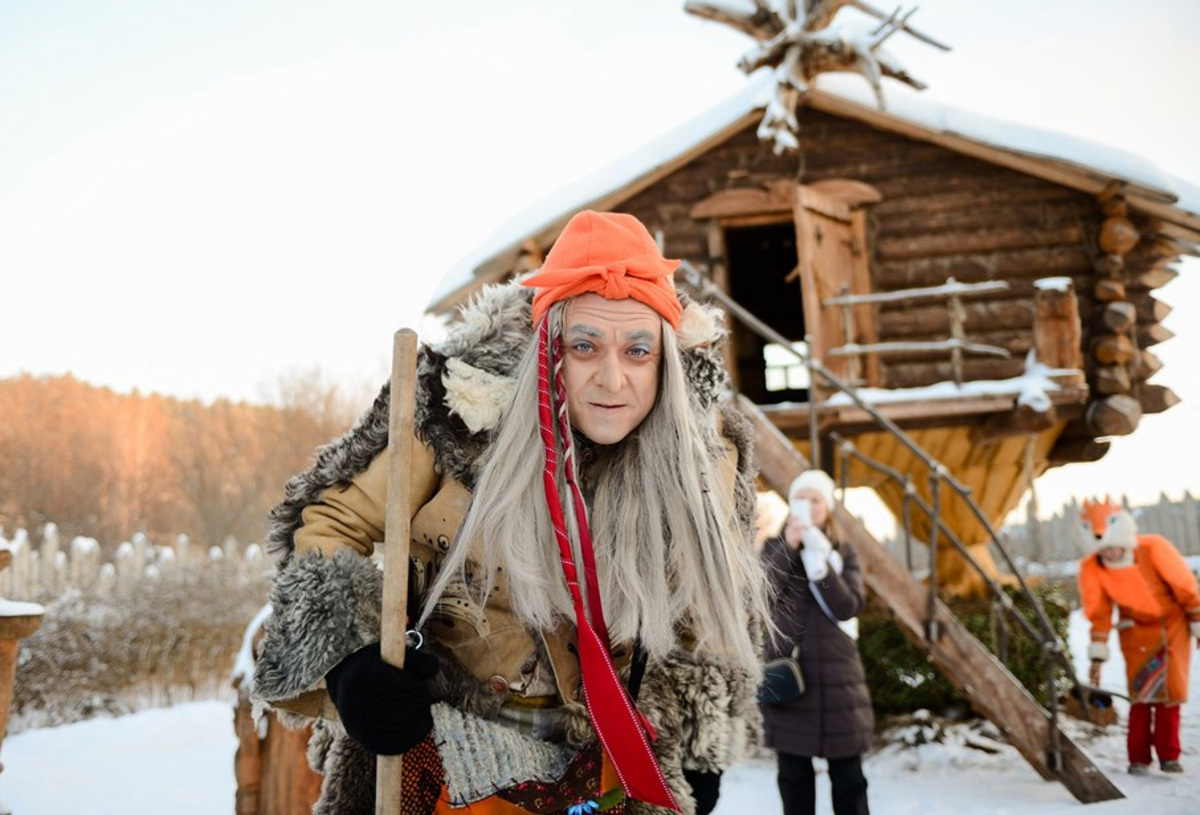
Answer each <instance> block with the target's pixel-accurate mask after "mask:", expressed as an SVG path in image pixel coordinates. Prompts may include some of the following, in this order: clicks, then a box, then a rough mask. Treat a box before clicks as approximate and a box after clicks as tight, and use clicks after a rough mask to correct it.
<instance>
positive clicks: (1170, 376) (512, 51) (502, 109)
mask: <svg viewBox="0 0 1200 815" xmlns="http://www.w3.org/2000/svg"><path fill="white" fill-rule="evenodd" d="M880 5H883V4H880ZM514 8H519V11H517V10H513V9H514ZM682 8H683V0H609V1H608V2H603V3H601V2H572V3H563V2H550V1H549V0H527V2H524V3H521V4H519V5H518V6H515V7H514V5H513V4H505V3H496V2H491V1H489V2H480V1H477V0H459V1H458V2H455V3H453V4H441V3H410V2H402V1H401V0H337V2H334V0H205V1H204V2H199V0H174V2H172V3H159V2H154V1H153V0H141V1H140V2H139V1H138V0H108V2H105V3H95V2H86V0H5V2H2V3H0V296H2V298H3V299H2V303H3V308H2V310H0V376H10V375H13V374H16V373H19V372H22V371H27V372H31V373H35V374H42V373H63V372H67V371H71V372H73V373H74V374H75V375H76V376H78V377H79V378H81V379H83V380H85V381H88V382H92V383H95V384H101V385H109V386H112V387H114V388H116V389H118V390H123V391H127V390H130V389H132V388H135V387H136V388H139V389H140V390H142V391H160V392H165V393H171V394H175V395H179V396H183V397H191V396H199V397H202V398H205V399H212V398H216V397H218V396H230V397H233V398H239V399H240V398H250V399H253V398H259V397H261V396H262V395H264V394H265V393H266V392H267V391H268V389H269V387H270V386H271V385H272V384H273V383H275V382H276V381H277V380H278V378H279V377H280V376H281V375H282V374H284V373H286V372H289V371H295V370H298V369H303V368H310V367H312V366H318V367H319V368H320V369H321V370H322V371H323V372H324V373H325V374H326V375H327V376H329V377H333V378H335V379H337V380H339V381H344V382H346V383H348V384H349V385H351V386H354V387H360V386H367V384H368V383H369V387H370V388H373V387H374V384H375V383H376V382H377V381H381V380H382V378H383V377H384V376H385V375H386V372H387V370H388V365H389V363H388V357H389V354H390V348H391V335H392V332H393V331H394V330H395V329H396V328H398V327H400V326H401V325H414V326H419V322H420V313H421V311H422V307H423V305H424V304H425V303H426V302H427V300H428V298H429V295H430V294H431V292H432V291H433V289H434V288H435V285H436V282H437V279H438V278H439V276H440V275H441V274H442V272H444V271H445V270H446V269H447V268H449V267H450V265H451V264H452V263H453V262H454V261H455V260H456V259H457V258H459V257H461V256H462V255H464V254H467V253H468V252H470V250H471V249H472V248H474V247H475V246H476V245H477V244H479V243H480V242H482V241H483V240H484V239H485V238H486V237H487V236H488V235H489V233H490V232H491V230H492V229H493V228H494V227H495V226H496V225H497V224H499V223H501V222H503V221H505V220H507V219H508V218H509V217H510V216H512V215H514V214H515V213H517V212H518V211H520V210H522V209H524V208H525V207H527V206H530V205H532V204H534V203H536V202H537V201H538V200H539V199H540V198H542V197H544V196H546V195H549V194H550V193H553V192H554V191H556V190H558V189H560V188H562V187H564V186H566V185H569V184H570V183H572V182H573V181H575V180H576V179H578V178H579V177H581V176H584V175H586V174H587V173H589V172H590V171H592V170H594V169H596V168H597V167H599V166H603V165H604V164H607V163H609V162H611V161H613V160H615V159H618V158H620V157H621V156H622V155H624V154H626V153H628V152H630V151H632V150H634V149H635V148H637V147H638V146H640V145H641V144H643V143H644V142H646V141H647V140H649V139H651V138H653V137H655V136H657V135H659V134H661V133H663V132H664V131H666V130H669V129H670V128H671V127H673V126H675V125H677V124H679V123H681V122H682V121H685V120H686V119H688V118H690V117H692V116H694V115H696V114H698V113H700V112H702V111H703V110H705V109H706V108H708V107H709V106H711V105H713V104H715V103H717V102H718V101H720V100H721V99H723V98H724V97H725V96H727V95H729V94H731V93H734V92H736V91H737V90H739V89H740V88H741V87H743V84H744V82H745V79H744V78H743V76H742V75H741V73H740V72H739V71H737V69H736V68H735V67H734V66H735V63H736V61H737V58H738V57H739V56H740V55H741V54H742V53H743V52H744V51H746V50H747V49H748V48H749V46H750V40H749V38H748V37H746V36H744V35H741V34H739V33H737V32H735V31H733V30H732V29H729V28H727V27H725V26H722V25H718V24H716V23H711V22H707V21H704V20H700V19H698V18H694V17H692V16H690V15H687V14H685V13H684V12H683V10H682ZM913 22H914V23H915V24H917V25H919V26H920V27H921V28H923V29H925V30H926V31H928V32H929V33H931V34H933V35H934V36H937V37H938V38H940V39H942V40H944V41H946V42H948V43H950V44H952V45H953V46H954V51H952V52H950V53H949V54H943V53H941V52H938V51H935V50H933V49H931V48H928V47H926V46H923V45H921V44H919V43H916V42H915V41H911V40H910V41H905V39H904V38H900V37H896V38H893V40H891V41H890V42H889V50H891V51H892V52H893V53H895V54H896V55H897V56H898V57H899V58H900V59H901V61H902V62H904V63H905V64H906V65H907V66H908V68H909V70H910V71H911V72H912V73H913V74H914V75H916V76H918V77H919V78H921V79H924V80H925V81H926V82H928V83H929V85H930V89H929V90H928V91H926V92H925V93H926V95H927V96H928V97H929V98H931V99H935V100H937V101H940V102H943V103H946V104H952V105H958V106H961V107H963V108H966V109H972V110H976V111H979V112H982V113H986V114H988V115H991V116H996V117H999V118H1004V119H1010V120H1013V121H1016V122H1022V123H1025V124H1031V125H1036V126H1040V127H1046V128H1049V129H1053V130H1060V131H1064V132H1068V133H1073V134H1077V135H1082V136H1085V137H1087V138H1089V139H1092V140H1095V141H1099V142H1102V143H1106V144H1111V145H1113V146H1116V147H1120V148H1123V149H1126V150H1130V151H1132V152H1135V153H1138V154H1140V155H1142V156H1144V157H1146V158H1147V159H1149V160H1151V161H1153V162H1155V163H1157V164H1158V165H1159V166H1160V167H1162V168H1163V169H1164V170H1165V171H1167V172H1168V173H1171V174H1174V175H1177V176H1181V177H1184V178H1187V179H1189V180H1191V181H1193V182H1200V155H1198V153H1197V151H1195V149H1194V147H1193V144H1194V141H1195V135H1194V134H1196V133H1197V132H1198V131H1200V127H1198V125H1200V108H1197V106H1195V105H1194V104H1191V103H1190V102H1189V101H1188V100H1189V96H1188V93H1187V91H1186V87H1187V86H1186V83H1187V82H1188V81H1190V80H1194V78H1195V77H1197V76H1200V49H1197V48H1196V47H1195V33H1196V31H1197V30H1200V4H1196V3H1194V2H1191V0H1145V2H1142V3H1138V4H1132V3H1128V2H1123V1H1122V2H1119V1H1118V0H1060V2H1056V3H1045V2H1034V1H1033V0H1003V1H1002V0H977V2H972V3H970V4H964V3H961V2H952V0H922V2H921V3H920V11H919V12H918V13H917V15H916V17H915V18H914V21H913ZM1180 88H1182V89H1183V90H1178V89H1180ZM886 91H887V93H888V94H889V95H893V94H902V93H905V92H906V91H907V89H906V88H903V87H900V86H897V85H895V84H894V83H890V82H889V83H887V88H886ZM1183 272H1184V274H1183V275H1182V276H1181V278H1180V280H1178V281H1176V282H1175V283H1173V284H1171V285H1170V286H1169V287H1167V288H1166V289H1164V290H1163V291H1162V292H1161V293H1160V297H1161V299H1164V300H1166V301H1167V302H1169V303H1170V304H1171V305H1172V306H1174V307H1175V308H1176V312H1175V313H1174V314H1173V315H1171V317H1169V318H1168V319H1167V325H1168V326H1169V327H1170V328H1171V329H1172V330H1174V331H1175V332H1176V334H1177V338H1176V339H1174V340H1172V341H1170V342H1168V343H1165V344H1163V345H1161V346H1158V347H1156V348H1155V349H1154V350H1155V352H1156V353H1158V354H1159V355H1160V356H1161V357H1162V358H1163V359H1164V360H1165V362H1166V366H1165V369H1164V371H1163V373H1162V375H1161V376H1160V377H1159V378H1158V381H1161V382H1163V383H1164V384H1167V385H1169V386H1170V387H1172V388H1173V389H1174V390H1175V391H1176V392H1177V393H1179V394H1180V396H1183V397H1184V399H1185V404H1184V405H1180V406H1178V407H1176V408H1174V409H1172V410H1171V411H1169V412H1168V413H1166V414H1163V415H1162V416H1156V417H1148V418H1147V419H1146V420H1145V421H1144V422H1143V425H1142V427H1141V428H1140V429H1139V431H1138V433H1137V434H1136V435H1135V436H1134V437H1132V438H1130V439H1125V440H1120V441H1119V442H1118V443H1117V445H1116V446H1115V448H1114V451H1113V452H1111V453H1110V454H1109V456H1108V457H1106V459H1104V460H1103V461H1102V462H1101V463H1099V464H1097V465H1089V466H1088V467H1070V468H1066V469H1064V470H1061V471H1059V472H1056V473H1052V474H1051V475H1050V476H1049V477H1047V478H1046V479H1044V480H1043V481H1042V482H1039V486H1040V487H1041V488H1042V491H1043V495H1042V499H1043V501H1044V502H1047V503H1054V502H1055V501H1057V500H1059V497H1060V495H1065V494H1068V493H1077V494H1082V493H1085V492H1089V491H1091V492H1095V491H1104V490H1106V489H1108V490H1111V491H1113V492H1114V493H1116V492H1130V493H1131V495H1133V496H1135V497H1139V496H1142V495H1144V496H1146V497H1148V496H1150V495H1152V494H1154V493H1155V492H1157V491H1158V490H1159V489H1166V490H1168V491H1169V492H1178V491H1179V490H1181V489H1182V488H1183V487H1184V486H1190V488H1191V489H1192V491H1193V492H1200V476H1198V475H1196V472H1197V470H1196V468H1195V467H1194V466H1192V462H1193V461H1194V455H1195V453H1196V452H1200V445H1196V444H1195V443H1194V442H1192V443H1191V447H1190V449H1191V452H1192V455H1191V456H1190V457H1189V456H1181V455H1178V453H1179V451H1180V449H1181V446H1182V445H1184V444H1187V442H1186V439H1187V438H1191V437H1192V434H1193V433H1194V428H1195V427H1196V426H1197V420H1198V419H1200V412H1198V410H1197V408H1196V404H1197V403H1200V377H1198V375H1197V374H1196V373H1195V371H1196V370H1197V369H1198V367H1200V329H1197V328H1195V325H1196V323H1197V322H1198V318H1200V312H1198V309H1200V264H1197V263H1194V262H1192V263H1189V264H1188V265H1186V266H1185V267H1184V269H1183ZM1189 323H1190V324H1191V325H1190V326H1189V325H1188V324H1189Z"/></svg>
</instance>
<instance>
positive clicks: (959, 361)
mask: <svg viewBox="0 0 1200 815" xmlns="http://www.w3.org/2000/svg"><path fill="white" fill-rule="evenodd" d="M956 282H957V281H956V280H955V279H954V278H953V277H950V278H947V279H946V284H947V285H952V284H954V283H956ZM949 312H950V337H951V339H955V340H958V341H959V342H966V339H967V332H966V330H965V329H964V327H963V324H964V323H965V322H966V321H967V312H966V309H964V308H963V304H962V299H961V298H960V297H959V296H958V294H957V293H952V294H951V295H950V303H949ZM950 369H951V370H952V371H953V372H954V384H955V385H958V386H960V387H961V386H962V383H963V355H962V348H961V347H959V346H958V345H955V346H954V347H953V348H952V349H951V350H950Z"/></svg>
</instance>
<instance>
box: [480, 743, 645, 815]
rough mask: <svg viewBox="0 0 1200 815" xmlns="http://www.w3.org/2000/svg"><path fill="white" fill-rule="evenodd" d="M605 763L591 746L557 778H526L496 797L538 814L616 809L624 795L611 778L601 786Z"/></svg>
mask: <svg viewBox="0 0 1200 815" xmlns="http://www.w3.org/2000/svg"><path fill="white" fill-rule="evenodd" d="M606 765H607V762H606V761H605V760H604V757H603V755H602V753H601V751H600V748H599V746H595V747H592V748H589V749H587V750H581V751H580V752H579V753H578V754H577V755H576V756H575V759H574V761H572V762H571V765H570V766H569V767H567V771H566V772H565V773H563V776H562V778H560V779H558V780H557V781H554V782H551V783H548V784H547V783H544V782H541V781H527V782H525V783H523V784H518V785H517V786H515V787H512V788H511V789H507V790H504V791H502V792H500V793H497V796H498V797H500V798H503V799H504V800H506V801H511V802H513V803H514V804H517V805H518V806H520V807H522V808H523V809H525V810H526V811H528V812H535V813H539V814H540V813H547V814H549V813H559V812H565V813H568V814H569V815H572V814H573V813H591V812H614V813H615V812H620V811H621V804H622V802H623V801H624V799H625V796H624V793H623V792H622V791H621V788H620V786H619V785H617V784H616V780H615V778H613V779H611V780H609V784H608V785H607V786H605V784H604V781H605V780H606V779H605V778H604V775H605V774H604V772H603V771H604V769H606V768H607V767H606ZM609 775H613V774H612V773H609Z"/></svg>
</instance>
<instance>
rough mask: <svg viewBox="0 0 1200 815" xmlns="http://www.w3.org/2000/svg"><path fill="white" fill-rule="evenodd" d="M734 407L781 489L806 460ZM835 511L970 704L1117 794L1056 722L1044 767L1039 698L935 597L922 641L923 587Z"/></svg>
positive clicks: (758, 418)
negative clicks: (931, 626)
mask: <svg viewBox="0 0 1200 815" xmlns="http://www.w3.org/2000/svg"><path fill="white" fill-rule="evenodd" d="M738 407H739V409H741V410H742V412H743V413H745V414H746V416H747V418H748V419H749V420H750V422H751V425H752V426H753V428H754V432H755V451H756V456H757V457H758V459H759V473H760V477H761V478H762V479H763V480H764V481H765V482H766V483H767V484H768V485H770V486H771V487H772V488H774V489H775V490H776V491H784V492H786V490H787V485H789V484H791V482H792V480H793V479H794V478H795V477H796V476H797V475H799V474H800V473H801V472H803V471H804V470H806V469H808V462H807V461H805V460H804V459H803V458H801V457H800V456H799V454H797V453H796V451H795V449H794V448H793V447H792V445H791V444H790V443H789V442H788V440H787V439H786V437H784V435H783V434H782V433H781V432H780V431H779V429H778V428H776V427H775V426H774V425H773V424H771V422H770V420H769V419H768V418H767V417H766V415H765V414H764V413H763V412H762V411H761V410H759V409H758V408H757V407H756V406H755V405H753V404H752V403H750V402H748V401H747V400H745V399H744V398H739V400H738ZM835 518H836V522H837V524H838V527H839V529H840V530H841V532H842V535H843V540H844V541H845V542H846V543H847V544H848V545H850V546H853V547H854V551H855V553H857V554H858V556H859V560H860V562H861V563H862V566H863V575H864V579H865V581H866V584H867V588H868V589H869V590H870V591H872V592H874V593H875V594H876V595H878V596H879V597H880V598H881V599H882V600H883V601H884V602H885V603H886V604H887V606H888V608H889V609H891V611H892V612H893V613H894V614H895V615H896V619H897V621H898V622H899V623H900V625H901V628H902V629H903V630H904V631H905V633H906V634H907V635H908V636H909V638H910V639H911V640H912V642H913V643H914V644H915V645H916V646H917V647H919V648H921V649H923V650H925V651H926V652H927V653H928V654H929V655H930V656H931V657H932V658H933V661H934V663H935V664H936V665H937V666H938V668H939V670H941V671H942V673H943V674H945V676H946V677H947V679H949V680H950V681H951V682H952V683H953V684H954V685H955V686H956V687H958V688H959V689H960V690H961V691H963V692H964V693H965V694H966V695H967V697H968V698H969V699H970V701H971V704H972V706H974V707H975V708H976V709H977V710H978V711H979V712H980V713H982V714H983V715H985V716H987V718H988V719H989V720H991V721H992V722H993V723H994V724H995V725H996V726H997V727H999V728H1000V730H1001V731H1002V732H1003V733H1004V734H1005V736H1006V737H1007V738H1008V740H1009V742H1010V743H1011V744H1012V745H1013V746H1014V747H1016V748H1017V750H1018V752H1020V753H1021V755H1022V756H1024V758H1025V760H1026V761H1028V762H1029V764H1030V766H1032V767H1033V768H1034V770H1035V771H1037V772H1038V774H1040V775H1041V776H1042V777H1043V778H1046V779H1057V780H1059V781H1061V782H1062V783H1063V785H1064V786H1066V787H1067V789H1069V790H1070V791H1071V793H1072V794H1073V795H1074V796H1075V798H1076V799H1078V800H1079V801H1082V802H1084V803H1093V802H1097V801H1109V800H1114V799H1117V798H1123V797H1124V796H1123V795H1122V793H1121V791H1120V790H1119V789H1118V788H1117V787H1116V785H1114V784H1113V783H1112V782H1111V781H1110V780H1109V779H1108V778H1107V777H1106V776H1105V775H1104V773H1103V772H1101V771H1100V769H1099V768H1098V767H1097V766H1096V765H1095V764H1094V763H1093V762H1092V760H1091V758H1089V757H1088V755H1087V754H1086V753H1085V752H1084V751H1083V750H1082V749H1080V747H1079V746H1078V745H1077V744H1076V743H1075V742H1074V740H1072V739H1071V737H1070V736H1069V735H1067V734H1066V733H1064V732H1062V730H1061V729H1059V730H1058V732H1057V734H1056V737H1057V739H1058V742H1059V748H1060V750H1061V766H1060V767H1059V768H1057V769H1055V768H1052V767H1051V766H1050V765H1049V764H1048V763H1047V749H1048V747H1049V745H1050V739H1051V732H1052V730H1051V725H1050V720H1049V718H1048V716H1047V713H1046V711H1045V710H1044V709H1043V708H1042V707H1041V705H1039V704H1038V703H1037V701H1036V700H1035V699H1034V698H1033V697H1032V696H1031V695H1030V694H1029V692H1028V691H1027V690H1025V688H1024V687H1022V686H1021V684H1020V683H1019V682H1018V681H1017V680H1016V678H1015V677H1014V676H1013V675H1012V673H1010V672H1009V671H1008V669H1007V668H1005V667H1004V665H1003V664H1002V663H1000V661H999V660H997V659H996V658H995V657H994V656H993V655H992V654H991V653H990V652H988V650H987V649H986V648H984V647H983V645H982V644H981V643H980V642H979V641H978V640H976V639H975V638H974V637H972V636H971V634H970V632H968V631H967V630H966V628H964V627H963V626H962V624H961V623H959V622H958V620H957V619H955V617H954V615H953V614H952V613H951V612H950V610H949V609H948V608H947V607H946V606H945V605H944V604H943V603H941V602H940V601H939V602H937V603H936V608H935V612H934V620H935V621H936V623H937V624H938V627H939V628H940V629H941V631H942V635H941V636H940V637H939V638H938V639H937V640H935V641H933V642H930V641H928V640H926V639H925V637H924V631H925V613H926V600H927V595H926V592H925V589H924V588H923V587H922V586H921V585H920V584H919V583H917V582H916V581H915V580H913V578H912V576H911V575H909V574H908V573H907V572H906V571H905V570H904V568H903V566H901V564H900V563H899V562H898V561H896V560H895V559H894V558H893V557H892V556H891V555H890V554H888V552H887V550H886V549H884V547H883V546H881V545H880V544H879V542H878V541H876V540H875V539H874V538H873V537H871V534H870V533H869V532H868V531H867V530H866V528H865V527H863V525H862V524H861V523H859V522H858V520H857V519H856V518H854V517H853V516H852V515H850V514H849V513H848V512H846V511H845V510H844V509H843V508H841V507H838V508H837V509H836V510H835Z"/></svg>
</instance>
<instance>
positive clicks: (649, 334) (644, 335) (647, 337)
mask: <svg viewBox="0 0 1200 815" xmlns="http://www.w3.org/2000/svg"><path fill="white" fill-rule="evenodd" d="M625 339H626V340H627V341H629V342H646V343H650V344H651V345H653V344H654V343H655V342H656V341H657V340H658V337H657V336H655V334H654V332H653V331H647V330H646V329H644V328H642V329H638V330H636V331H628V332H626V334H625Z"/></svg>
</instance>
